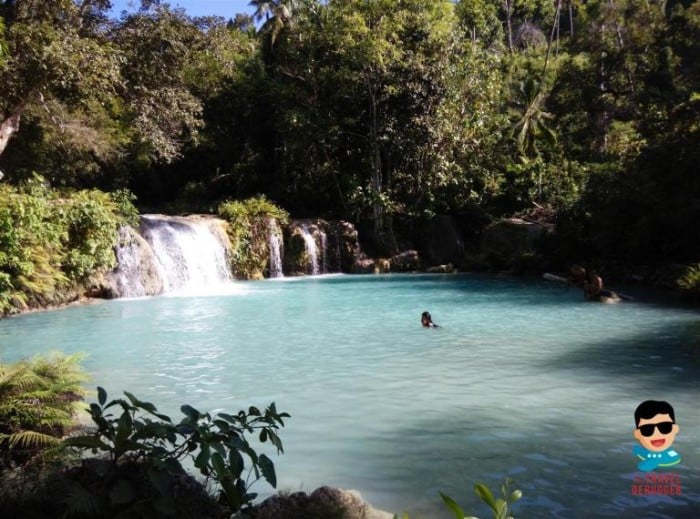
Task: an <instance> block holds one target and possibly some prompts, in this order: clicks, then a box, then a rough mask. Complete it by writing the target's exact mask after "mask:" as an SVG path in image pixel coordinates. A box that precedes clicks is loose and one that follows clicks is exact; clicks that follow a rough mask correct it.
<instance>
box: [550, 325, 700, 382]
mask: <svg viewBox="0 0 700 519" xmlns="http://www.w3.org/2000/svg"><path fill="white" fill-rule="evenodd" d="M544 367H545V368H546V369H571V370H574V372H575V373H574V375H575V376H582V377H585V376H586V375H588V374H590V373H596V374H602V375H605V376H606V377H609V378H611V379H614V380H616V381H618V382H619V381H626V382H630V383H633V384H636V385H638V386H639V388H640V390H644V391H649V392H652V393H653V392H654V391H656V392H663V391H675V390H681V389H689V388H695V389H697V388H700V321H697V322H682V323H672V324H668V325H665V326H664V327H663V328H661V329H659V330H657V331H656V333H655V334H654V336H653V337H650V336H649V335H646V334H639V335H636V336H633V337H626V338H616V339H613V340H610V341H607V340H606V341H603V342H596V343H592V344H591V343H589V344H586V345H584V346H582V347H580V348H577V349H573V350H569V351H566V352H564V353H561V354H559V355H556V354H555V355H553V356H551V357H549V358H548V359H547V361H546V362H545V364H544Z"/></svg>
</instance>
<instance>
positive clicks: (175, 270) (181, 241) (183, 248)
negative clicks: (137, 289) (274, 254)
mask: <svg viewBox="0 0 700 519" xmlns="http://www.w3.org/2000/svg"><path fill="white" fill-rule="evenodd" d="M215 234H216V233H215V232H213V230H212V228H211V227H210V225H208V222H207V221H206V220H205V219H192V218H185V217H175V216H162V215H143V216H142V217H141V235H142V236H143V238H144V239H145V240H146V241H147V242H148V244H149V245H150V247H151V249H152V251H153V255H154V257H155V265H156V268H157V271H158V274H159V275H160V278H161V280H162V283H163V290H162V291H163V292H173V291H178V290H202V289H206V288H207V287H215V286H217V285H218V284H220V283H222V282H228V281H230V280H231V274H230V272H229V268H228V264H227V260H226V248H225V246H224V244H223V242H222V240H221V237H220V236H216V235H215Z"/></svg>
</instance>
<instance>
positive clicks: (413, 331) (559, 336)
mask: <svg viewBox="0 0 700 519" xmlns="http://www.w3.org/2000/svg"><path fill="white" fill-rule="evenodd" d="M235 284H236V285H241V288H244V289H243V290H242V291H241V290H237V291H235V292H233V293H220V294H213V295H212V294H210V295H209V297H184V296H183V297H159V298H153V299H141V300H132V301H111V302H105V303H102V304H96V305H90V306H86V307H81V308H69V309H66V310H61V311H56V312H46V313H42V314H33V315H26V316H22V317H19V318H13V319H6V320H4V321H0V345H1V348H2V349H1V350H0V353H1V355H2V359H3V360H5V361H11V360H15V359H17V358H20V357H23V356H27V355H31V354H34V353H38V352H43V351H47V350H49V349H58V350H63V351H66V352H72V351H88V352H89V353H90V355H89V357H88V358H87V359H86V362H85V363H86V366H87V368H88V369H89V370H90V372H91V373H92V374H93V375H94V383H95V385H98V384H99V385H103V386H105V387H106V388H107V389H108V391H109V392H110V394H116V393H118V392H119V391H121V390H123V389H128V390H129V391H131V392H133V393H135V394H136V395H137V396H143V398H145V399H147V400H150V401H152V402H154V403H156V404H157V405H158V407H159V409H160V410H162V411H164V412H166V413H169V414H171V415H172V416H177V415H178V408H179V406H180V404H182V403H190V404H192V405H195V406H196V407H198V408H200V409H202V410H227V411H237V410H238V409H241V408H243V407H246V406H248V405H258V406H264V405H266V404H268V403H269V402H271V401H275V402H276V403H277V406H278V409H280V410H283V411H287V412H289V413H290V414H291V415H292V418H291V419H289V420H288V421H287V427H286V428H285V429H284V430H282V432H281V437H282V440H283V442H284V445H285V454H284V455H283V456H281V457H279V458H277V457H274V456H273V459H274V460H275V463H276V466H277V472H278V480H279V486H280V488H283V489H288V490H298V489H304V490H311V489H313V488H315V487H317V486H320V485H322V484H330V485H336V486H339V487H344V488H354V489H357V490H359V491H360V492H361V493H362V494H363V496H365V497H366V498H367V499H368V500H369V501H370V502H372V503H373V504H374V505H375V506H377V507H379V508H383V509H387V510H390V511H392V512H397V513H398V512H401V511H403V510H407V511H409V512H410V513H411V516H412V517H420V516H423V517H426V518H428V517H435V518H447V517H450V516H451V514H450V512H449V511H448V510H447V509H446V508H445V507H444V506H443V505H442V503H441V501H440V498H439V495H438V492H439V491H443V492H446V493H448V494H450V495H451V496H453V497H455V498H456V499H457V500H458V501H459V502H460V503H461V504H462V505H463V506H464V507H465V508H467V509H468V510H469V511H470V512H473V513H475V514H476V515H481V516H482V517H484V516H487V515H488V514H487V511H486V510H484V509H483V508H482V507H481V506H480V505H479V503H478V500H477V498H476V496H474V494H473V491H472V488H473V484H474V483H475V482H477V481H484V482H486V483H487V484H489V485H490V486H491V487H492V488H496V487H498V486H500V483H501V481H502V480H503V478H504V477H505V476H506V475H510V476H511V477H512V478H513V479H514V480H515V483H516V485H517V486H518V487H519V488H521V489H522V490H523V491H524V495H525V497H524V498H523V499H522V501H521V502H520V504H519V505H518V508H516V511H517V512H519V513H518V514H517V515H518V516H523V517H560V518H571V517H629V518H632V517H635V518H636V517H673V518H676V517H698V516H700V441H699V440H700V413H699V412H698V405H697V401H698V396H699V395H700V358H699V357H698V354H697V352H698V349H697V345H698V333H699V332H700V319H699V318H698V313H697V312H696V311H694V310H692V309H685V308H678V307H670V306H664V305H661V304H650V303H646V302H644V300H643V297H642V298H638V299H640V301H637V302H634V303H623V304H619V305H613V306H610V305H597V304H593V303H586V302H584V301H582V297H581V294H580V292H578V291H575V290H573V289H572V290H563V288H562V287H561V286H559V285H556V284H553V283H547V282H539V281H523V280H516V279H510V278H503V277H500V278H499V277H486V276H467V275H464V276H461V275H460V276H439V275H432V276H428V275H423V276H417V275H405V276H333V277H314V278H310V279H309V278H307V279H301V280H300V279H295V280H275V281H263V282H250V283H243V282H236V283H235ZM424 310H428V311H430V312H431V314H432V316H433V318H434V319H435V321H436V322H438V323H439V324H441V325H442V327H441V328H437V329H423V328H422V327H421V326H420V314H421V312H422V311H424ZM648 398H654V399H664V400H668V401H669V402H671V403H672V404H673V405H674V407H675V409H676V416H677V419H678V422H679V425H680V433H679V435H678V438H677V440H676V444H674V445H675V446H676V447H677V449H678V450H679V451H680V452H681V454H682V456H683V462H682V463H681V465H679V466H678V467H677V468H676V469H674V471H673V472H674V473H675V474H679V475H680V478H681V484H682V489H683V493H682V495H681V496H637V495H632V493H631V490H630V489H631V486H632V482H633V480H634V477H635V475H636V472H635V470H636V464H635V461H634V459H633V457H632V455H631V450H632V447H633V446H634V443H635V442H634V439H633V436H632V430H633V428H634V420H633V412H634V409H635V407H636V406H637V404H639V402H641V401H642V400H646V399H648ZM256 490H258V491H260V492H261V493H262V494H265V493H266V492H268V491H269V490H268V489H265V488H263V487H260V488H258V489H256Z"/></svg>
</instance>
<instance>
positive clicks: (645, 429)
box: [637, 422, 673, 437]
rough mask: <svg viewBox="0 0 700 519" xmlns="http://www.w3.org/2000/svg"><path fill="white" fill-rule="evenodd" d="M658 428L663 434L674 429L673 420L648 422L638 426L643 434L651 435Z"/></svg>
mask: <svg viewBox="0 0 700 519" xmlns="http://www.w3.org/2000/svg"><path fill="white" fill-rule="evenodd" d="M655 428H658V429H659V432H660V433H661V434H668V433H670V432H671V431H672V430H673V422H659V423H648V424H645V425H640V426H639V427H637V429H639V432H640V433H642V436H647V437H649V436H651V435H653V434H654V429H655Z"/></svg>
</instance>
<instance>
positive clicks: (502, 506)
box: [494, 499, 508, 519]
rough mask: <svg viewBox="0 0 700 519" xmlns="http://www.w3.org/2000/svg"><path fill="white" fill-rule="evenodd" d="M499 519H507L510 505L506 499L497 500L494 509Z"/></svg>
mask: <svg viewBox="0 0 700 519" xmlns="http://www.w3.org/2000/svg"><path fill="white" fill-rule="evenodd" d="M494 510H495V512H496V517H498V519H505V517H506V514H507V513H508V503H506V502H505V500H504V499H496V507H495V508H494Z"/></svg>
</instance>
